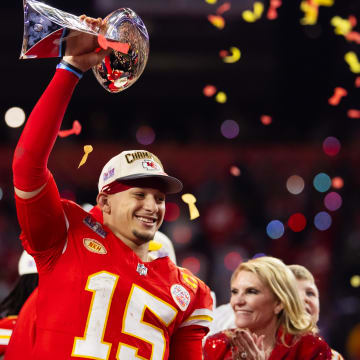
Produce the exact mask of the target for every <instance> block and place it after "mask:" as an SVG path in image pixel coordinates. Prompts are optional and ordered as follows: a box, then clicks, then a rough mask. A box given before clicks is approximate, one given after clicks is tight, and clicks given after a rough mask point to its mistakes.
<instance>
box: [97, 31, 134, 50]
mask: <svg viewBox="0 0 360 360" xmlns="http://www.w3.org/2000/svg"><path fill="white" fill-rule="evenodd" d="M98 43H99V45H100V46H101V47H102V48H103V49H104V50H106V49H107V48H108V47H109V48H111V49H114V50H116V51H119V52H121V53H123V54H127V53H128V51H129V48H130V45H129V44H127V43H121V42H117V41H111V40H107V39H106V38H105V36H103V35H100V34H99V35H98Z"/></svg>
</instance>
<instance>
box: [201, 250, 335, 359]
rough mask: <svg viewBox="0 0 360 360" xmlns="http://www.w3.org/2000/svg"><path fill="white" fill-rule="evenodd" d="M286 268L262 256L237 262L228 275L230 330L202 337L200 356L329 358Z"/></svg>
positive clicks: (211, 357) (329, 352) (228, 357)
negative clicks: (236, 265) (232, 324)
mask: <svg viewBox="0 0 360 360" xmlns="http://www.w3.org/2000/svg"><path fill="white" fill-rule="evenodd" d="M295 281H296V280H295V277H294V275H293V273H292V272H291V270H290V269H289V268H288V267H287V266H286V265H285V264H284V263H283V262H282V261H281V260H279V259H276V258H273V257H269V256H264V257H260V258H256V259H252V260H249V261H247V262H244V263H241V264H240V265H239V266H238V267H237V268H236V270H235V271H234V273H233V275H232V277H231V299H230V303H231V306H232V309H233V311H234V313H235V325H236V328H235V329H231V330H225V331H224V332H219V333H217V334H215V335H213V336H210V337H208V338H207V340H206V343H205V346H204V359H205V360H230V359H233V360H267V359H269V360H275V359H287V360H296V359H301V360H307V359H309V360H310V359H321V360H330V359H331V350H330V347H329V346H328V345H327V343H326V342H325V341H324V340H322V339H321V338H320V337H318V336H317V335H314V334H313V333H312V329H313V328H314V323H313V322H312V319H311V317H310V316H309V314H308V313H307V312H306V310H305V307H304V304H303V302H302V301H301V299H300V297H299V293H298V290H297V288H296V285H295V284H296V282H295Z"/></svg>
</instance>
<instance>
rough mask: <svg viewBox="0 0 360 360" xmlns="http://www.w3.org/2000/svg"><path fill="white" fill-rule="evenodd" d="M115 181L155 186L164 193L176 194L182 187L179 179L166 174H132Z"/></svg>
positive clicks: (141, 185) (140, 185)
mask: <svg viewBox="0 0 360 360" xmlns="http://www.w3.org/2000/svg"><path fill="white" fill-rule="evenodd" d="M116 181H119V182H123V183H129V184H132V185H133V184H137V186H139V187H151V188H156V189H159V190H161V191H163V192H164V193H165V194H176V193H178V192H180V191H181V190H182V189H183V184H182V182H181V181H180V180H179V179H177V178H175V177H172V176H168V175H155V174H149V175H147V174H133V175H128V176H123V177H120V178H117V179H116Z"/></svg>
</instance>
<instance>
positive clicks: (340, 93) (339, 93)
mask: <svg viewBox="0 0 360 360" xmlns="http://www.w3.org/2000/svg"><path fill="white" fill-rule="evenodd" d="M346 95H347V91H346V90H345V89H344V88H342V87H336V88H335V90H334V95H333V96H332V97H331V98H330V99H329V100H328V101H329V104H330V105H333V106H336V105H339V103H340V100H341V98H343V97H344V96H346Z"/></svg>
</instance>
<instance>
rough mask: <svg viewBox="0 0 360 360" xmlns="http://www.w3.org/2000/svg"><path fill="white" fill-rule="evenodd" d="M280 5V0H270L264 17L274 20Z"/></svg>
mask: <svg viewBox="0 0 360 360" xmlns="http://www.w3.org/2000/svg"><path fill="white" fill-rule="evenodd" d="M280 6H281V0H270V6H269V9H268V11H267V14H266V17H267V18H268V19H269V20H274V19H276V18H277V17H278V13H277V9H278V8H279V7H280Z"/></svg>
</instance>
